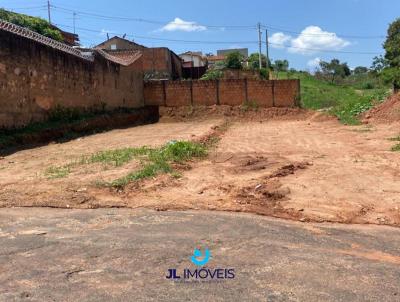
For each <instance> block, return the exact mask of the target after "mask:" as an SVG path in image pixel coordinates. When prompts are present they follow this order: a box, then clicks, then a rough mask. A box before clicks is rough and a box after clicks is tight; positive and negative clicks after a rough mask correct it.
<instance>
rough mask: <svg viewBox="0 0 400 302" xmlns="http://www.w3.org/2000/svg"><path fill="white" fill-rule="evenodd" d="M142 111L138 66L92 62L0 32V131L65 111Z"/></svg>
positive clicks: (139, 68)
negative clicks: (103, 106)
mask: <svg viewBox="0 0 400 302" xmlns="http://www.w3.org/2000/svg"><path fill="white" fill-rule="evenodd" d="M102 103H105V104H106V106H107V108H110V109H112V108H115V107H129V108H137V107H143V106H144V97H143V72H142V62H141V61H140V59H138V60H137V61H136V62H134V63H133V64H132V65H130V66H122V65H119V64H116V63H113V62H110V61H108V60H106V59H105V58H104V57H102V56H100V55H98V54H97V55H96V56H95V59H94V62H91V61H88V60H85V59H83V58H80V57H77V56H74V55H71V54H69V53H66V52H64V51H61V50H58V49H54V48H51V47H49V46H47V45H44V44H41V43H38V42H36V41H33V40H31V39H28V38H25V37H21V36H18V35H15V34H13V33H10V32H8V31H3V30H0V128H1V127H7V128H10V127H18V126H23V125H26V124H28V123H30V122H34V121H40V120H44V119H45V118H46V117H47V115H48V112H49V110H51V109H52V108H54V107H55V106H57V105H60V106H63V107H77V108H90V107H93V106H101V104H102Z"/></svg>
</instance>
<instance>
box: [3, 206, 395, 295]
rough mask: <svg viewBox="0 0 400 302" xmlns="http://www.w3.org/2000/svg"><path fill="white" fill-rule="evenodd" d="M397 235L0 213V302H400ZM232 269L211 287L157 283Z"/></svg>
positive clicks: (87, 213) (142, 217) (261, 223)
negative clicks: (177, 275) (201, 257)
mask: <svg viewBox="0 0 400 302" xmlns="http://www.w3.org/2000/svg"><path fill="white" fill-rule="evenodd" d="M399 235H400V230H399V229H398V228H393V227H388V226H372V225H339V224H329V223H320V224H317V223H301V222H292V221H285V220H280V219H274V218H269V217H263V216H257V215H252V214H241V213H223V212H206V211H186V212H178V211H166V212H157V211H152V210H146V209H137V210H132V209H96V210H77V209H74V210H66V209H51V208H11V209H1V210H0V301H160V300H164V301H378V300H379V301H400V290H399V288H400V270H399V268H400V251H399V247H400V236H399ZM196 247H208V248H209V249H210V251H211V254H212V258H211V260H210V262H209V263H208V264H207V267H210V268H217V267H222V268H223V267H230V268H234V269H235V272H236V276H235V278H234V279H228V280H224V281H220V282H213V281H209V282H191V283H188V282H186V283H185V282H182V283H177V282H173V281H171V280H168V279H166V275H167V271H168V269H170V268H179V269H180V268H186V267H188V268H193V265H192V264H191V263H190V260H189V258H190V256H191V254H192V253H193V249H194V248H196Z"/></svg>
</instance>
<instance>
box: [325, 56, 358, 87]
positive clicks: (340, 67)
mask: <svg viewBox="0 0 400 302" xmlns="http://www.w3.org/2000/svg"><path fill="white" fill-rule="evenodd" d="M319 66H320V67H321V72H322V74H323V75H324V76H327V77H329V78H330V80H331V82H332V83H333V82H335V80H336V79H337V78H345V77H346V76H349V75H350V74H351V71H350V68H349V66H348V65H347V63H340V61H339V60H338V59H332V60H331V61H330V62H325V61H321V62H320V63H319Z"/></svg>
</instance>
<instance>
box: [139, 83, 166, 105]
mask: <svg viewBox="0 0 400 302" xmlns="http://www.w3.org/2000/svg"><path fill="white" fill-rule="evenodd" d="M164 83H165V82H162V81H154V82H145V83H144V99H145V100H146V105H164V103H165V100H164V85H165V84H164Z"/></svg>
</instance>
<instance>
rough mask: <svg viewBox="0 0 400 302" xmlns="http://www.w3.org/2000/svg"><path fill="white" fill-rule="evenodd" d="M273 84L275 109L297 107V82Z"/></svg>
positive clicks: (298, 87) (287, 81) (286, 81)
mask: <svg viewBox="0 0 400 302" xmlns="http://www.w3.org/2000/svg"><path fill="white" fill-rule="evenodd" d="M274 82H275V85H274V86H275V87H274V95H275V106H276V107H290V106H293V105H298V102H299V101H300V99H299V96H300V82H299V81H298V80H279V81H274Z"/></svg>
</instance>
